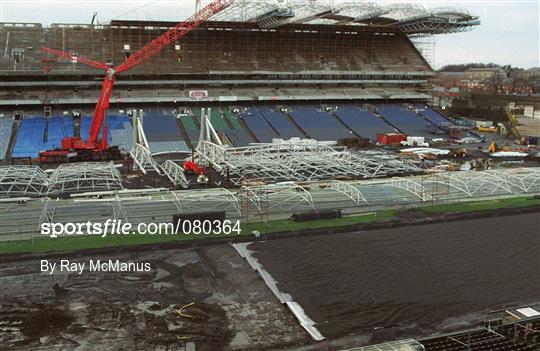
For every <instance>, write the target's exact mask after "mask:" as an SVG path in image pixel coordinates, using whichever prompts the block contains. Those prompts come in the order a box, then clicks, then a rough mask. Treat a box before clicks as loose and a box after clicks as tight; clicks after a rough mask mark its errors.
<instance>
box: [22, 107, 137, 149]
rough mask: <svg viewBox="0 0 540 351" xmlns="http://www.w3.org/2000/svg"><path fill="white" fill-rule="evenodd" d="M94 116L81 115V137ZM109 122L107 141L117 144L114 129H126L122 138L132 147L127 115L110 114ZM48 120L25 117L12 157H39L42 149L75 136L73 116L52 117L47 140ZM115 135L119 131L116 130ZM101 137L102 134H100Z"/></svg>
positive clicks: (85, 132) (83, 136) (59, 143)
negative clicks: (114, 138) (46, 127)
mask: <svg viewBox="0 0 540 351" xmlns="http://www.w3.org/2000/svg"><path fill="white" fill-rule="evenodd" d="M91 121H92V117H90V116H82V117H81V137H82V138H83V139H86V138H87V136H88V130H89V129H90V123H91ZM107 123H108V125H109V133H108V134H107V142H108V143H109V145H119V144H116V143H115V142H114V141H115V140H113V138H112V137H111V133H112V131H113V130H114V131H124V130H126V128H127V127H126V126H129V130H126V131H125V132H123V133H122V134H123V135H124V136H123V137H122V138H123V140H125V145H121V146H124V147H125V148H126V149H129V148H131V146H130V145H131V143H132V139H133V138H132V132H131V125H130V124H129V117H127V116H108V117H107ZM45 126H46V120H45V118H44V117H32V118H23V119H22V121H21V124H20V126H19V130H18V133H17V138H16V141H15V146H14V147H13V152H12V157H37V156H38V154H39V152H40V151H43V150H51V149H55V148H59V147H60V146H61V141H62V139H63V138H65V137H70V136H73V119H72V117H51V118H50V119H49V121H48V131H47V140H44V132H45ZM115 135H118V133H116V132H115ZM100 137H101V134H100Z"/></svg>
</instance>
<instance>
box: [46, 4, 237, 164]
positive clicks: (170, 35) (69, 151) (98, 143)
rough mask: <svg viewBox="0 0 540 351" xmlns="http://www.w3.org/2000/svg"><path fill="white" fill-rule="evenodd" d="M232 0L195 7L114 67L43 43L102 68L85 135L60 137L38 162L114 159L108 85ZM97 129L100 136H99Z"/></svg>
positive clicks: (65, 55) (67, 56)
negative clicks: (58, 144) (109, 139)
mask: <svg viewBox="0 0 540 351" xmlns="http://www.w3.org/2000/svg"><path fill="white" fill-rule="evenodd" d="M233 2H234V0H214V1H212V2H211V3H210V4H208V5H207V6H206V7H204V8H202V9H201V10H199V11H197V13H195V14H194V15H193V16H191V17H189V18H188V19H187V20H185V21H184V22H181V23H179V24H177V25H176V26H174V27H172V28H171V29H169V30H168V31H166V32H165V33H163V34H162V35H160V36H159V37H157V38H156V39H154V40H152V41H151V42H150V43H148V44H146V45H145V46H143V47H142V48H141V49H139V50H137V51H136V52H134V53H132V54H131V55H130V56H129V57H127V58H126V59H125V60H124V62H122V63H121V64H120V65H118V66H116V67H114V68H113V67H110V66H109V65H107V64H105V63H102V62H97V61H94V60H90V59H87V58H83V57H79V56H75V55H73V54H72V53H68V52H64V51H60V50H54V49H50V48H46V47H43V48H41V51H42V52H43V53H45V54H46V53H49V54H53V55H56V56H58V57H61V58H64V59H67V60H69V61H71V62H80V63H83V64H85V65H88V66H90V67H93V68H97V69H102V70H104V71H105V72H106V74H105V78H104V79H103V85H102V87H101V93H100V95H99V99H98V101H97V104H96V107H95V110H94V115H93V118H92V122H91V124H90V129H89V131H88V137H87V138H86V140H83V139H82V138H81V137H77V136H72V137H66V138H63V139H62V141H61V147H60V148H59V149H56V150H47V151H42V152H40V153H39V160H40V161H42V162H70V161H89V160H107V159H118V158H119V157H120V151H119V149H118V148H117V147H112V148H110V147H108V145H107V133H108V127H107V125H106V124H105V125H103V121H104V118H105V116H106V114H107V110H108V108H109V100H110V97H111V93H112V89H113V86H114V83H115V81H116V76H117V75H118V74H119V73H122V72H125V71H128V70H130V69H132V68H134V67H136V66H138V65H140V64H142V63H144V62H146V61H147V60H149V59H150V58H151V57H153V56H155V55H156V54H157V53H159V52H160V51H161V49H163V48H164V47H166V46H167V45H169V44H171V43H173V42H175V41H177V40H178V39H180V38H182V37H183V36H184V35H186V34H187V33H189V32H190V31H191V30H192V29H194V28H197V27H198V26H199V25H200V24H201V23H203V22H204V21H206V20H207V19H209V18H210V17H212V16H214V15H215V14H217V13H219V12H221V11H222V10H223V9H225V8H226V7H228V6H230V5H231V4H232V3H233ZM102 127H103V128H102ZM100 131H101V139H100V137H99V134H100Z"/></svg>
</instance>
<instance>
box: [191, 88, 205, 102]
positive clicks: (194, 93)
mask: <svg viewBox="0 0 540 351" xmlns="http://www.w3.org/2000/svg"><path fill="white" fill-rule="evenodd" d="M189 97H190V98H191V100H203V99H207V98H208V90H190V91H189Z"/></svg>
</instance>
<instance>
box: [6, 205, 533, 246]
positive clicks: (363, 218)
mask: <svg viewBox="0 0 540 351" xmlns="http://www.w3.org/2000/svg"><path fill="white" fill-rule="evenodd" d="M533 205H540V199H533V198H532V197H530V196H529V197H514V198H506V199H498V200H486V201H477V202H462V203H453V204H444V205H435V206H424V207H421V208H418V210H419V211H422V212H424V213H426V214H428V215H429V214H442V213H451V212H472V211H481V210H495V209H502V208H516V207H527V206H533ZM413 209H414V208H413ZM395 214H396V211H395V210H384V211H379V212H376V213H375V212H373V213H368V214H362V215H354V216H345V217H342V218H338V219H325V220H319V221H307V222H293V221H291V220H287V219H283V220H274V221H269V222H266V223H262V222H256V223H245V224H242V225H241V233H240V234H236V233H233V234H219V235H217V234H207V235H205V234H198V235H196V234H177V235H170V234H169V235H167V234H156V235H149V234H144V235H141V234H127V235H108V236H106V237H105V238H102V237H100V236H96V235H80V236H69V237H59V238H55V239H52V238H49V237H41V238H35V239H33V240H30V239H25V240H18V241H4V242H0V255H1V254H10V253H42V252H56V251H76V250H82V249H96V248H105V247H119V246H131V245H146V244H160V243H166V242H185V241H192V240H202V239H209V238H223V237H231V238H233V237H235V236H245V235H251V233H252V231H254V230H257V231H259V232H260V233H261V234H270V233H280V232H285V233H286V232H294V231H302V230H304V231H305V230H309V229H321V228H339V227H346V226H350V225H355V224H361V223H376V222H380V221H383V220H387V219H395V218H396V216H395Z"/></svg>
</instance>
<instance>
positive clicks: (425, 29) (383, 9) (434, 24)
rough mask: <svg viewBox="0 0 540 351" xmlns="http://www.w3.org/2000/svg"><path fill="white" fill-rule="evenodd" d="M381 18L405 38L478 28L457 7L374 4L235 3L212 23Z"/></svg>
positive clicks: (276, 23) (258, 0)
mask: <svg viewBox="0 0 540 351" xmlns="http://www.w3.org/2000/svg"><path fill="white" fill-rule="evenodd" d="M380 17H384V18H386V19H390V22H383V24H384V25H387V26H392V27H399V28H400V29H402V30H403V31H404V32H405V33H408V34H413V33H415V34H418V33H425V34H444V33H455V32H461V31H467V30H470V29H472V28H473V27H475V26H477V25H478V24H480V21H479V20H478V17H477V16H475V15H472V14H471V13H470V12H468V11H467V10H465V9H462V8H456V7H446V8H436V9H426V8H425V7H423V6H421V5H416V4H408V3H401V4H400V3H397V4H390V5H387V6H381V5H380V4H377V3H375V2H358V1H345V2H338V3H334V2H330V3H328V2H326V1H323V0H319V1H313V0H309V1H306V0H288V1H286V2H284V1H282V0H252V1H249V2H248V1H236V2H235V3H234V4H233V5H232V6H230V7H229V8H227V9H225V10H224V11H222V12H221V13H219V14H217V15H215V16H214V17H213V18H212V19H213V20H216V21H234V22H257V23H258V24H259V26H260V27H261V28H275V27H278V26H281V25H284V24H287V23H311V24H330V25H335V24H337V25H343V24H353V25H359V24H364V25H365V24H368V23H374V24H375V25H376V24H377V23H379V22H378V21H379V19H380ZM392 20H393V21H392Z"/></svg>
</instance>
